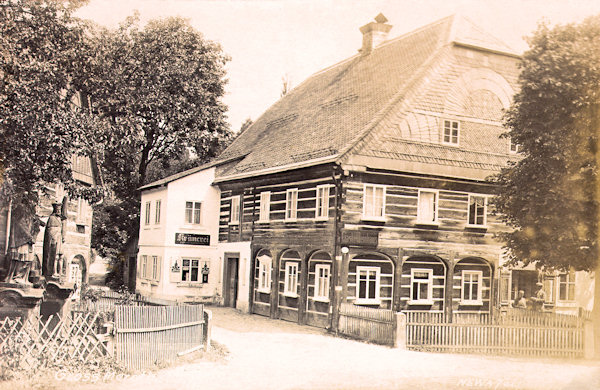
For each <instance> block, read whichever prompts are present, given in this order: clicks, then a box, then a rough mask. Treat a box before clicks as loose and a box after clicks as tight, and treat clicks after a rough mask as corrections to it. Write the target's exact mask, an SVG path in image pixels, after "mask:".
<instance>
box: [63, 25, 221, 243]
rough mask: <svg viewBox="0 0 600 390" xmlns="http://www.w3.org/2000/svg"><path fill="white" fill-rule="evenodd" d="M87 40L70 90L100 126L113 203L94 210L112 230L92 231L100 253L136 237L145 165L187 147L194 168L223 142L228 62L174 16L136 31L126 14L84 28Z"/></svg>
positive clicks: (163, 160) (104, 169)
mask: <svg viewBox="0 0 600 390" xmlns="http://www.w3.org/2000/svg"><path fill="white" fill-rule="evenodd" d="M89 36H90V39H89V40H88V48H87V57H88V58H89V59H90V61H89V63H88V64H86V65H87V66H86V67H85V68H83V69H82V71H81V72H80V74H79V75H78V77H76V79H75V80H74V85H75V86H76V87H77V89H78V90H80V91H83V92H85V93H86V94H87V95H89V96H90V101H91V108H92V112H93V113H95V114H96V115H97V116H98V118H100V120H101V121H103V124H104V128H103V130H101V131H99V132H97V133H96V134H95V137H94V141H95V142H96V143H97V144H98V145H101V146H102V153H103V154H102V156H101V157H100V162H101V169H102V173H103V178H104V180H105V182H106V184H107V186H109V187H110V189H111V190H112V192H113V193H114V199H112V200H111V201H110V202H105V205H104V206H102V207H101V208H98V209H96V210H95V211H96V212H98V213H107V214H108V215H110V216H111V217H110V219H111V220H112V221H111V223H112V226H111V227H110V228H102V227H101V226H103V225H100V224H99V225H97V226H96V227H95V230H94V236H93V240H94V243H93V244H94V246H96V247H97V249H99V251H100V253H101V254H103V255H106V254H107V251H109V250H112V251H113V252H114V251H118V250H119V249H121V247H122V245H124V244H125V241H126V238H125V237H131V236H135V235H137V230H138V223H139V222H138V219H139V193H138V191H137V188H139V187H140V186H142V185H143V184H145V183H147V174H148V167H149V166H151V164H153V163H154V164H158V166H160V165H164V164H165V163H166V162H168V161H170V160H171V159H176V158H178V156H181V155H182V153H184V152H185V151H186V150H187V149H188V148H191V149H193V152H194V154H195V155H196V156H197V159H198V162H199V163H201V162H204V161H206V160H208V159H209V158H211V157H213V156H215V155H216V154H217V153H218V152H219V151H220V148H221V147H222V145H223V144H224V143H225V142H227V141H228V140H229V139H230V138H231V133H230V131H229V129H228V125H227V124H226V122H225V111H226V106H225V105H224V104H223V103H222V102H221V98H222V96H223V94H224V85H225V82H226V81H225V79H224V77H225V70H224V65H225V63H226V62H227V61H228V58H227V56H225V55H224V54H223V53H222V51H221V48H220V46H219V45H218V44H216V43H213V42H210V41H208V40H206V39H204V38H203V37H202V35H201V34H200V33H199V32H197V31H196V30H194V29H193V28H192V27H191V26H190V24H189V23H188V22H187V21H186V20H184V19H181V18H167V19H162V20H153V21H150V22H149V23H148V24H147V25H146V26H144V27H143V28H142V27H140V26H139V21H138V18H137V17H136V16H134V17H130V18H128V19H127V20H126V21H125V22H124V23H123V24H122V25H121V26H120V27H119V28H117V29H115V30H109V29H106V28H100V27H95V26H92V27H90V29H89ZM117 211H118V214H119V215H118V216H116V215H114V213H116V212H117ZM113 217H115V218H114V219H113ZM98 218H99V219H102V218H107V215H105V216H102V215H98ZM107 226H108V225H107ZM119 244H120V245H119Z"/></svg>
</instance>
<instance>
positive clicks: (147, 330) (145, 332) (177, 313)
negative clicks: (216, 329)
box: [115, 305, 205, 370]
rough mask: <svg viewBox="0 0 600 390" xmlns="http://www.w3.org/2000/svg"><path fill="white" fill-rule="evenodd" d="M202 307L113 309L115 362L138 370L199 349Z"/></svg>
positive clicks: (201, 331)
mask: <svg viewBox="0 0 600 390" xmlns="http://www.w3.org/2000/svg"><path fill="white" fill-rule="evenodd" d="M204 326H205V321H204V306H203V305H194V306H116V307H115V343H116V354H115V356H116V358H117V360H118V361H120V362H123V364H124V365H125V366H126V367H127V368H128V369H133V370H142V369H145V368H148V367H152V366H154V365H156V364H159V363H162V362H167V361H170V360H174V359H175V358H176V357H177V354H178V353H181V352H184V351H187V350H190V349H195V348H199V347H200V346H202V345H203V343H204V342H205V340H204Z"/></svg>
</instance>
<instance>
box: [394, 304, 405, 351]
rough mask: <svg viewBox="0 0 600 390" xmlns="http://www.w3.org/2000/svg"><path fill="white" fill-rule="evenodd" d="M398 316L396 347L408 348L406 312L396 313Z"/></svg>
mask: <svg viewBox="0 0 600 390" xmlns="http://www.w3.org/2000/svg"><path fill="white" fill-rule="evenodd" d="M395 316H396V335H395V336H396V337H394V347H395V348H400V349H406V314H404V313H395Z"/></svg>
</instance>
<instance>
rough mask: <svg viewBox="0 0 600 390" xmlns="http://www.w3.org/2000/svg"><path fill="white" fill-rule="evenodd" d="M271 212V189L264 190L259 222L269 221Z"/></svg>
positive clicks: (261, 198)
mask: <svg viewBox="0 0 600 390" xmlns="http://www.w3.org/2000/svg"><path fill="white" fill-rule="evenodd" d="M270 212H271V191H263V192H261V193H260V211H259V214H258V221H259V222H268V221H269V213H270Z"/></svg>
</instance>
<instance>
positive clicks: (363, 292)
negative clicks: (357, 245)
mask: <svg viewBox="0 0 600 390" xmlns="http://www.w3.org/2000/svg"><path fill="white" fill-rule="evenodd" d="M356 298H357V303H379V267H362V266H358V267H356Z"/></svg>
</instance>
